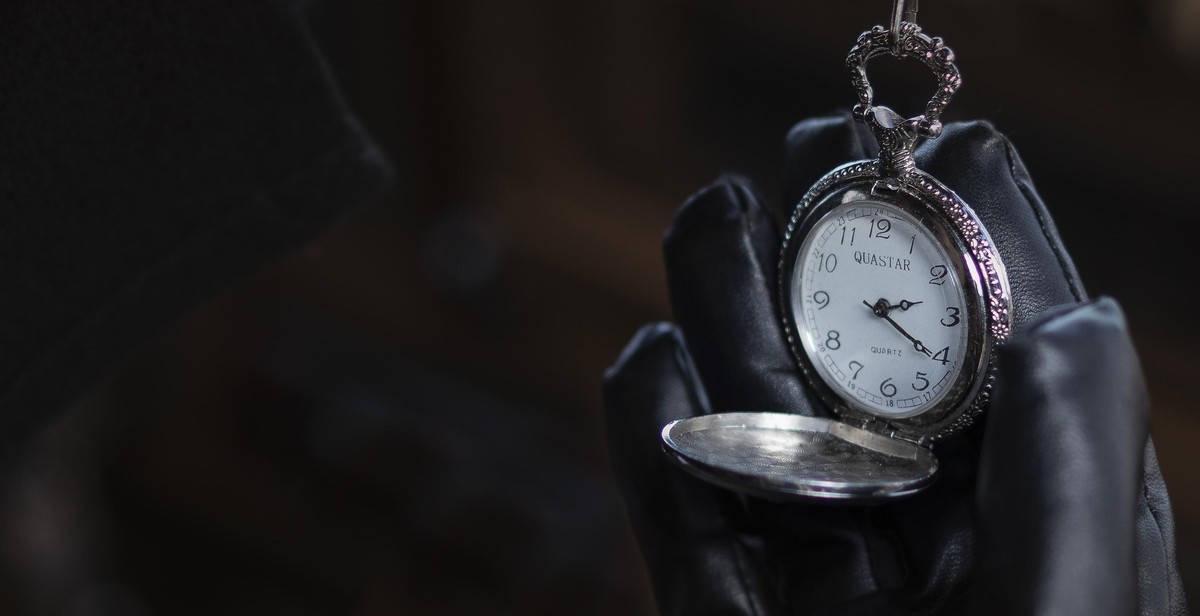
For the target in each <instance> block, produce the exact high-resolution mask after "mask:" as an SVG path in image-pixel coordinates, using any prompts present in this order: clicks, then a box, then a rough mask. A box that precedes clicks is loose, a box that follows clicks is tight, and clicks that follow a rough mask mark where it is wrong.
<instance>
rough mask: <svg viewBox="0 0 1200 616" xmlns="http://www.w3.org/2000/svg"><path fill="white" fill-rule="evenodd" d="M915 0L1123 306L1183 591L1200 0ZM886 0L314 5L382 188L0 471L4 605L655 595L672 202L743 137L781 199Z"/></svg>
mask: <svg viewBox="0 0 1200 616" xmlns="http://www.w3.org/2000/svg"><path fill="white" fill-rule="evenodd" d="M922 4H923V6H922V9H923V12H922V13H921V16H920V21H921V23H922V25H923V26H924V27H925V29H926V31H928V32H931V33H934V34H940V35H942V36H944V37H945V38H946V39H947V42H948V43H949V44H950V45H951V46H953V47H954V49H955V51H956V52H957V53H958V56H959V66H960V68H961V69H962V71H963V74H964V78H965V85H964V88H963V89H962V91H961V92H960V94H959V96H958V98H956V99H955V101H954V103H953V104H952V105H951V106H950V108H949V111H948V114H947V117H948V119H950V120H955V119H971V118H986V119H989V120H991V121H992V122H994V123H995V124H996V125H997V126H998V127H999V128H1000V129H1001V130H1003V131H1004V132H1006V133H1007V134H1009V135H1010V136H1011V137H1012V139H1013V140H1014V141H1015V142H1016V144H1017V147H1018V148H1019V149H1020V151H1021V153H1022V155H1023V157H1024V158H1025V160H1026V162H1027V164H1028V165H1029V167H1030V170H1031V173H1032V175H1033V177H1034V180H1035V182H1036V183H1037V185H1038V188H1039V189H1040V191H1041V192H1042V194H1043V196H1044V197H1045V199H1046V202H1047V203H1048V205H1049V206H1050V208H1051V211H1052V213H1053V214H1054V216H1055V217H1056V220H1057V222H1058V225H1059V228H1060V231H1061V233H1062V235H1063V237H1064V240H1065V242H1066V244H1067V247H1068V249H1069V250H1070V251H1071V253H1072V255H1073V256H1074V258H1075V259H1076V262H1077V264H1078V266H1079V269H1080V272H1081V274H1082V276H1083V278H1084V281H1085V283H1086V285H1087V287H1088V288H1089V290H1090V291H1091V293H1092V294H1094V295H1099V294H1110V295H1113V296H1115V297H1116V298H1117V299H1118V300H1119V301H1120V302H1121V303H1122V304H1123V305H1124V306H1125V308H1126V310H1127V312H1128V315H1129V318H1130V321H1131V323H1132V327H1133V330H1134V335H1135V339H1136V342H1137V344H1138V347H1139V350H1140V352H1141V354H1142V360H1143V365H1144V368H1145V370H1146V373H1147V378H1148V380H1149V384H1150V389H1151V395H1152V398H1153V402H1154V407H1153V416H1152V421H1153V428H1152V429H1153V435H1154V438H1155V441H1156V444H1157V446H1158V452H1159V455H1160V458H1161V462H1162V466H1163V471H1164V473H1165V474H1166V478H1167V481H1168V485H1169V487H1170V489H1171V496H1172V501H1173V504H1174V508H1175V514H1176V518H1177V521H1178V525H1179V549H1180V558H1181V561H1182V566H1183V573H1184V577H1185V579H1186V582H1187V584H1189V589H1190V590H1191V592H1190V593H1189V594H1190V595H1191V596H1192V597H1193V599H1196V597H1200V594H1198V593H1200V492H1197V490H1196V485H1197V472H1196V463H1197V461H1198V460H1200V458H1198V457H1197V454H1196V443H1197V442H1200V415H1198V414H1197V412H1196V409H1195V404H1194V402H1193V400H1194V391H1195V383H1196V382H1197V379H1198V378H1200V364H1197V362H1196V361H1195V360H1194V357H1195V352H1196V351H1195V350H1196V349H1197V348H1200V334H1198V333H1197V331H1196V328H1195V327H1194V326H1193V321H1194V319H1193V318H1192V315H1193V313H1194V306H1195V303H1194V301H1195V300H1194V293H1193V288H1194V284H1195V283H1194V282H1193V280H1192V275H1191V272H1192V268H1191V267H1190V265H1191V263H1192V261H1193V259H1194V257H1193V255H1194V253H1195V250H1194V248H1193V246H1194V244H1195V238H1196V236H1197V233H1196V226H1197V222H1198V221H1200V214H1198V213H1197V211H1196V206H1197V203H1196V199H1195V197H1194V194H1195V191H1194V190H1192V187H1191V182H1192V181H1193V176H1194V174H1195V165H1196V163H1197V162H1198V161H1197V156H1196V153H1195V144H1196V143H1197V142H1198V140H1200V129H1198V128H1197V123H1196V119H1195V117H1194V116H1195V114H1194V113H1193V109H1194V105H1195V95H1196V93H1197V90H1198V88H1197V87H1196V86H1197V82H1198V79H1200V44H1198V43H1197V41H1198V40H1200V39H1198V38H1197V37H1195V36H1194V33H1195V32H1196V31H1200V2H1197V1H1196V0H1159V1H1155V2H1135V1H1133V0H1105V1H1103V2H1096V1H1084V0H1020V1H1012V2H1007V3H1004V4H1003V5H1002V6H1001V5H998V4H996V3H994V2H984V1H982V0H974V1H965V0H964V1H960V2H932V1H930V0H926V1H925V2H923V3H922ZM889 10H890V5H889V3H887V2H885V1H883V0H875V1H873V2H865V1H863V0H851V1H847V2H825V3H821V4H819V5H818V4H816V3H812V2H802V1H798V2H778V1H775V2H769V1H765V0H753V1H742V2H716V1H711V0H695V1H690V2H687V1H682V0H680V1H666V2H653V3H650V2H643V1H634V0H610V1H608V2H596V3H565V2H561V1H559V0H523V1H521V2H505V3H490V2H469V1H466V0H439V1H434V0H429V1H423V2H415V1H413V2H373V1H371V0H342V1H340V2H336V3H335V2H329V3H327V5H326V6H317V7H316V8H315V9H314V10H313V18H314V19H313V25H314V32H315V35H316V36H317V38H318V39H319V40H320V41H321V43H322V45H323V47H324V48H325V49H326V51H327V53H328V56H329V61H330V63H331V65H332V66H333V68H334V70H335V72H336V73H337V74H338V76H339V79H340V80H341V82H342V84H343V86H344V88H345V90H346V95H347V98H348V100H349V102H350V105H351V106H352V107H353V108H354V109H355V110H356V111H357V112H358V113H359V114H360V116H361V119H362V121H363V123H364V124H365V125H366V127H367V129H368V130H369V131H370V132H371V133H372V134H374V135H375V137H376V138H377V139H378V140H379V142H380V144H381V145H382V146H383V148H384V149H385V150H386V151H387V152H388V153H389V155H390V156H391V157H392V159H393V161H394V162H395V164H396V167H397V172H398V174H397V178H398V179H397V183H396V186H395V188H394V189H393V190H392V191H391V192H390V193H389V194H387V195H386V196H384V197H383V198H381V199H379V200H378V201H377V202H375V203H374V204H373V205H371V206H370V207H368V208H365V209H363V210H359V211H357V212H353V213H352V214H350V215H349V216H347V217H346V218H345V219H344V220H343V221H342V223H341V224H340V225H339V226H338V227H336V228H335V229H332V230H331V231H330V232H329V233H328V234H326V235H325V236H323V237H322V238H321V239H320V240H318V241H317V242H316V243H314V244H312V245H310V246H308V247H307V248H305V249H304V250H302V251H301V252H298V253H295V254H291V255H287V256H284V257H282V258H280V259H278V260H277V261H275V262H272V263H270V264H267V265H266V266H265V267H263V268H262V269H261V270H260V271H257V272H256V273H253V274H248V275H246V276H245V277H243V278H241V279H239V280H238V281H236V282H235V283H234V284H233V286H232V287H231V288H229V289H228V290H227V291H226V292H224V293H222V294H221V295H220V296H218V297H216V298H214V299H212V300H211V301H209V302H208V303H206V304H205V305H204V306H202V307H200V308H198V309H197V310H195V311H194V312H192V313H191V314H190V315H188V316H187V317H186V318H185V319H183V320H182V321H181V322H179V323H178V324H177V325H176V326H174V327H173V328H172V329H171V330H170V331H167V332H164V333H163V334H162V335H160V336H159V337H158V338H157V339H156V341H155V342H153V343H152V344H150V345H149V346H148V347H146V348H144V349H142V350H141V351H140V352H139V353H138V354H137V356H136V357H135V358H134V359H133V360H131V361H129V362H127V363H126V364H125V365H124V366H123V367H121V368H120V369H119V370H117V371H116V372H115V373H114V374H113V375H112V376H111V377H110V378H108V379H107V380H106V381H105V382H104V383H103V384H101V385H100V386H98V387H97V388H96V389H95V390H94V391H93V392H92V393H91V394H90V395H89V396H88V397H87V398H86V399H85V400H83V401H82V402H81V403H79V404H78V405H77V406H76V407H75V408H74V409H73V410H71V411H70V412H69V413H68V414H67V415H65V416H64V417H63V419H62V420H61V421H59V422H58V423H57V424H56V425H55V426H54V427H53V428H52V429H51V430H49V431H48V432H47V433H45V434H44V435H43V436H41V437H40V438H38V439H37V441H36V442H35V443H34V445H33V446H32V447H31V448H30V450H29V452H28V453H27V454H26V455H25V457H24V459H23V460H22V461H21V463H20V464H19V465H18V467H17V468H15V469H13V470H12V471H11V473H10V477H8V478H7V481H6V482H5V484H4V485H5V486H6V487H5V489H4V491H3V493H2V494H0V529H3V534H2V535H0V570H2V571H3V573H4V575H3V576H0V610H3V611H4V612H5V613H26V614H61V613H65V614H83V615H91V614H133V615H141V614H212V613H221V614H264V613H288V614H298V615H304V614H364V615H366V614H400V613H405V614H423V613H430V614H432V613H436V614H459V613H462V614H477V613H482V614H563V613H573V614H592V613H595V614H647V613H651V612H652V611H653V603H652V599H651V598H650V596H649V592H648V586H647V583H646V581H645V579H644V572H643V571H642V568H641V564H640V561H639V560H638V556H637V550H636V546H634V545H633V543H632V540H631V538H630V536H629V531H628V528H627V523H626V521H625V519H624V514H623V512H622V509H621V504H620V501H619V498H618V496H617V494H616V493H615V490H614V488H613V486H612V483H611V480H610V478H609V476H608V470H607V468H608V467H607V460H606V458H605V452H604V443H603V420H602V416H601V410H600V409H601V400H600V391H599V383H600V377H601V373H602V371H603V369H604V368H605V367H606V366H607V365H608V364H609V363H610V362H611V361H612V360H613V359H614V358H615V357H616V355H617V353H618V352H619V351H620V349H621V348H622V347H623V345H624V344H625V341H626V340H627V339H628V338H629V336H630V335H631V334H632V333H633V332H634V331H635V330H636V328H637V327H638V326H639V325H640V324H642V323H644V322H647V321H651V320H661V319H668V318H670V309H669V307H668V305H667V302H666V293H665V281H664V273H663V268H662V264H661V259H660V239H661V236H662V233H663V231H664V230H665V229H666V227H667V226H668V224H669V222H670V220H671V216H672V215H673V213H674V211H675V209H676V207H677V206H678V204H679V203H680V202H681V201H682V200H683V199H684V198H685V197H686V196H687V195H688V194H690V193H691V192H693V191H695V190H696V189H697V188H698V187H699V186H701V185H703V184H705V183H707V182H708V181H711V180H712V179H713V178H714V177H715V176H717V175H718V174H719V173H721V172H726V171H737V172H740V173H743V174H745V175H748V176H749V177H751V178H753V179H754V180H756V181H757V182H758V183H759V186H760V187H761V189H762V192H763V194H764V195H766V196H767V197H768V199H769V200H772V201H773V202H774V204H775V205H776V206H777V207H780V206H781V205H782V204H779V203H778V199H777V198H776V197H775V195H778V194H779V192H780V186H781V168H780V165H781V160H782V152H781V147H782V138H783V135H784V134H785V132H786V131H787V129H788V127H789V126H790V125H792V124H793V123H795V122H797V121H799V120H801V119H803V118H806V117H809V116H813V115H818V114H826V113H830V112H833V111H837V110H839V109H845V108H846V107H847V106H848V105H849V104H850V103H851V102H853V93H852V91H851V90H850V87H849V85H848V82H847V79H846V75H845V71H844V69H843V68H842V66H843V60H844V57H845V53H846V51H847V50H848V49H849V47H850V46H851V44H852V43H853V41H854V38H855V36H857V34H858V33H859V32H860V31H861V30H863V29H865V28H866V27H868V26H870V25H873V24H875V23H881V22H883V21H884V20H886V19H887V17H888V13H889ZM1105 40H1109V41H1113V44H1112V45H1111V46H1101V45H1099V44H1097V41H1105ZM922 71H923V69H921V68H914V67H908V66H887V65H886V63H881V67H880V68H879V70H878V71H877V73H878V76H877V77H876V73H873V74H872V75H873V77H875V81H876V82H877V86H876V91H877V92H878V93H879V97H880V99H882V100H885V101H889V102H894V103H895V104H896V106H898V107H900V108H901V110H915V109H917V108H919V106H920V104H921V103H923V101H924V98H925V97H926V96H927V94H928V88H929V87H930V86H931V85H932V83H933V81H932V78H931V77H927V76H926V75H924V74H923V72H922ZM914 84H915V85H914ZM948 181H949V182H951V183H952V180H948Z"/></svg>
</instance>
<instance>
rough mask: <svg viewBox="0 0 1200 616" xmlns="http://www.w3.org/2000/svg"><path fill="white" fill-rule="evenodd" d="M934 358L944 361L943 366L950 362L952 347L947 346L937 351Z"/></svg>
mask: <svg viewBox="0 0 1200 616" xmlns="http://www.w3.org/2000/svg"><path fill="white" fill-rule="evenodd" d="M933 359H935V360H937V361H940V362H942V365H943V366H945V365H946V364H948V363H950V347H946V348H944V349H942V350H940V351H938V352H937V353H934V354H933Z"/></svg>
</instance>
